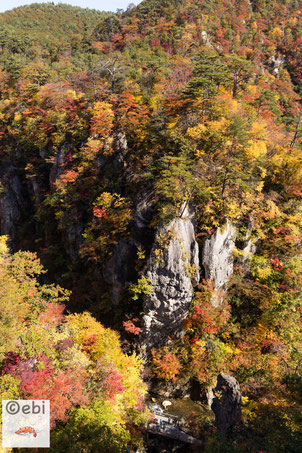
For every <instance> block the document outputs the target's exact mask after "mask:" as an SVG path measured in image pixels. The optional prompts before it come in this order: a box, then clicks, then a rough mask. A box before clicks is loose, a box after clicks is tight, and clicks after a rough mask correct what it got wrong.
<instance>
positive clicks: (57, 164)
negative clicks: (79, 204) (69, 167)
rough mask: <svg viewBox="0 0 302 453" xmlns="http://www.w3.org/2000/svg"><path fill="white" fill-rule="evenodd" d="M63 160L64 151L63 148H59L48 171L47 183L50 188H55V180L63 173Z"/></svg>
mask: <svg viewBox="0 0 302 453" xmlns="http://www.w3.org/2000/svg"><path fill="white" fill-rule="evenodd" d="M64 162H65V152H64V149H63V148H60V149H59V150H58V152H57V154H56V156H55V160H54V163H53V164H52V167H51V170H50V173H49V183H50V187H51V189H52V190H55V189H56V181H57V179H58V178H59V177H60V176H61V174H62V173H63V165H64Z"/></svg>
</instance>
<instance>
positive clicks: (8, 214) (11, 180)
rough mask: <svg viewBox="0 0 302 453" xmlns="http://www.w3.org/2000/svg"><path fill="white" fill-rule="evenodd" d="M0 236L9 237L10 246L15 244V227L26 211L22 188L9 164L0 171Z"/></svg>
mask: <svg viewBox="0 0 302 453" xmlns="http://www.w3.org/2000/svg"><path fill="white" fill-rule="evenodd" d="M0 182H1V193H0V234H2V235H7V236H8V237H9V243H10V245H13V244H15V237H16V232H17V225H18V223H19V222H20V220H21V217H22V213H23V212H24V210H27V204H28V203H27V201H26V197H25V195H24V187H23V186H22V183H21V180H20V178H19V176H18V174H17V172H16V171H15V169H14V167H13V166H12V165H11V164H8V165H7V166H6V165H2V167H1V170H0Z"/></svg>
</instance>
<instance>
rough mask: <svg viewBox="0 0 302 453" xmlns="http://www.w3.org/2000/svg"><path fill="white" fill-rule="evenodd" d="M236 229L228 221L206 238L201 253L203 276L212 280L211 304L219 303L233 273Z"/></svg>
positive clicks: (216, 304)
mask: <svg viewBox="0 0 302 453" xmlns="http://www.w3.org/2000/svg"><path fill="white" fill-rule="evenodd" d="M235 239H236V229H235V228H234V226H233V225H231V224H230V223H229V222H227V223H226V225H225V226H224V227H222V228H218V229H217V230H216V231H215V232H214V233H213V234H212V236H211V238H210V239H207V240H206V241H205V244H204V248H203V253H202V265H203V267H204V271H205V278H206V279H207V280H211V281H212V282H213V289H214V294H213V297H212V304H213V305H214V306H218V305H220V304H221V302H222V300H223V297H224V293H225V286H226V284H227V282H228V281H229V278H230V277H231V275H232V274H233V250H234V247H235Z"/></svg>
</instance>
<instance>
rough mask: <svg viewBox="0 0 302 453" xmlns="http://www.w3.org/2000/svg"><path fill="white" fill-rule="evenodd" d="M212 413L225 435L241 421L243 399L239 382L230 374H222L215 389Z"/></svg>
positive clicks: (217, 425)
mask: <svg viewBox="0 0 302 453" xmlns="http://www.w3.org/2000/svg"><path fill="white" fill-rule="evenodd" d="M213 393H214V398H213V401H212V405H211V408H212V411H213V412H214V414H215V425H216V428H217V429H218V431H219V432H220V433H222V434H224V435H228V434H230V433H231V432H232V431H233V429H234V427H235V426H236V425H238V424H239V423H240V421H241V405H242V398H241V393H240V386H239V383H238V382H237V380H236V379H235V378H234V377H233V376H230V375H228V374H224V373H220V374H219V375H218V377H217V385H216V387H215V388H214V389H213Z"/></svg>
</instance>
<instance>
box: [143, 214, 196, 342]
mask: <svg viewBox="0 0 302 453" xmlns="http://www.w3.org/2000/svg"><path fill="white" fill-rule="evenodd" d="M146 277H147V278H148V279H149V280H150V282H151V284H152V285H153V291H152V293H151V294H149V295H147V296H146V297H145V301H144V306H143V309H144V313H145V314H144V317H143V329H142V335H143V343H144V345H145V346H146V347H148V348H150V347H152V346H156V345H160V344H164V343H165V341H166V340H167V337H168V336H171V337H175V336H178V335H179V334H181V331H182V321H183V320H184V319H185V318H186V317H187V315H188V311H189V309H190V307H191V302H192V298H193V295H194V289H193V288H194V286H195V285H197V284H198V282H199V257H198V244H197V242H196V240H195V231H194V226H193V223H192V213H190V212H189V210H188V209H185V211H184V212H183V214H182V217H181V218H175V219H174V220H172V221H171V222H170V223H169V224H168V225H161V226H160V227H159V228H158V231H157V234H156V240H155V243H154V246H153V248H152V251H151V255H150V259H149V263H148V266H147V273H146Z"/></svg>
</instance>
